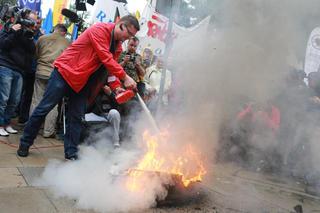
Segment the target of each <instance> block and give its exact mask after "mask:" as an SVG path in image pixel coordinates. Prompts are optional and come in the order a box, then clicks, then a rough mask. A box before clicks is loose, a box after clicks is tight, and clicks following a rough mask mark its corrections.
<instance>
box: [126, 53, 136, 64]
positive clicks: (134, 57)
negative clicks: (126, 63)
mask: <svg viewBox="0 0 320 213" xmlns="http://www.w3.org/2000/svg"><path fill="white" fill-rule="evenodd" d="M127 55H128V56H130V61H132V62H133V63H135V62H136V56H135V54H127Z"/></svg>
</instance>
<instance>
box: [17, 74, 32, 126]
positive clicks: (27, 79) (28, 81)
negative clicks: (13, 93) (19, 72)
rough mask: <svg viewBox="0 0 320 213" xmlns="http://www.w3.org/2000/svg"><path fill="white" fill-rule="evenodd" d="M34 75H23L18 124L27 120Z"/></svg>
mask: <svg viewBox="0 0 320 213" xmlns="http://www.w3.org/2000/svg"><path fill="white" fill-rule="evenodd" d="M34 81H35V73H25V75H24V76H23V87H22V94H21V100H20V106H19V122H20V123H25V122H26V121H28V119H29V114H30V106H31V101H32V95H33V88H34Z"/></svg>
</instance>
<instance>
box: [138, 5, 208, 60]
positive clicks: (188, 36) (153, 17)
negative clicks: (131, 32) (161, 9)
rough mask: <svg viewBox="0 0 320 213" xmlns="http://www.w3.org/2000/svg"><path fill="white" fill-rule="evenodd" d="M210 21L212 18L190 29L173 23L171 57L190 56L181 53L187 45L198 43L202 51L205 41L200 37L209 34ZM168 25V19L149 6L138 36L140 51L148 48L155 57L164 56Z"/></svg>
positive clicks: (143, 14)
mask: <svg viewBox="0 0 320 213" xmlns="http://www.w3.org/2000/svg"><path fill="white" fill-rule="evenodd" d="M209 21H210V16H208V17H207V18H205V19H203V20H202V21H201V22H200V23H198V24H197V25H195V26H193V27H190V28H185V27H181V26H179V25H177V24H175V23H173V27H172V32H173V46H172V50H171V52H170V55H179V56H181V54H186V55H189V56H190V54H189V53H187V52H184V51H181V50H184V49H185V48H186V45H187V44H194V43H197V44H198V45H196V46H197V48H198V49H199V50H200V49H202V48H203V45H205V41H204V40H203V39H200V37H201V36H202V37H203V35H204V34H205V33H206V32H207V28H208V25H209ZM168 24H169V20H168V18H166V17H165V16H163V15H161V14H159V13H157V12H155V9H154V8H153V7H152V6H151V5H150V4H147V6H146V7H145V9H144V11H143V13H142V16H141V19H140V26H141V30H140V31H139V32H138V34H137V36H138V37H139V39H140V46H139V49H138V51H139V52H141V51H142V50H143V49H145V48H147V47H148V48H150V49H151V50H152V51H153V53H154V55H161V54H163V53H164V51H165V46H166V45H165V40H166V36H167V32H168ZM192 46H195V45H192ZM193 51H196V50H193Z"/></svg>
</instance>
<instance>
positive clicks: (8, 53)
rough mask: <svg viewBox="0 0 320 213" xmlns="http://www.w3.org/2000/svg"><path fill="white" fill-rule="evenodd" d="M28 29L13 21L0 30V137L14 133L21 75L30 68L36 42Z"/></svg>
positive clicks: (29, 28)
mask: <svg viewBox="0 0 320 213" xmlns="http://www.w3.org/2000/svg"><path fill="white" fill-rule="evenodd" d="M29 19H32V17H30V18H29ZM33 21H36V20H33ZM31 28H32V27H26V26H22V25H21V24H13V25H8V26H6V27H4V29H3V30H2V31H1V32H0V85H1V86H0V136H9V133H11V134H15V133H17V131H16V130H15V129H13V128H12V127H11V125H10V120H11V118H12V117H13V116H14V114H15V109H16V107H17V105H18V103H19V101H20V96H21V89H22V75H23V73H24V72H28V71H29V72H31V71H30V70H31V69H32V59H33V57H34V54H35V44H34V42H33V31H32V29H31Z"/></svg>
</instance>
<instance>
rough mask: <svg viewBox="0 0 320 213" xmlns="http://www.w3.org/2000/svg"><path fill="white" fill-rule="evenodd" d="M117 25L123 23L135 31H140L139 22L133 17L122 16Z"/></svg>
mask: <svg viewBox="0 0 320 213" xmlns="http://www.w3.org/2000/svg"><path fill="white" fill-rule="evenodd" d="M119 23H124V24H126V25H127V26H129V25H132V26H133V27H134V28H135V29H136V30H137V31H139V30H140V24H139V21H138V19H137V18H136V17H135V16H133V15H126V16H123V17H122V18H121V19H120V20H119Z"/></svg>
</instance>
